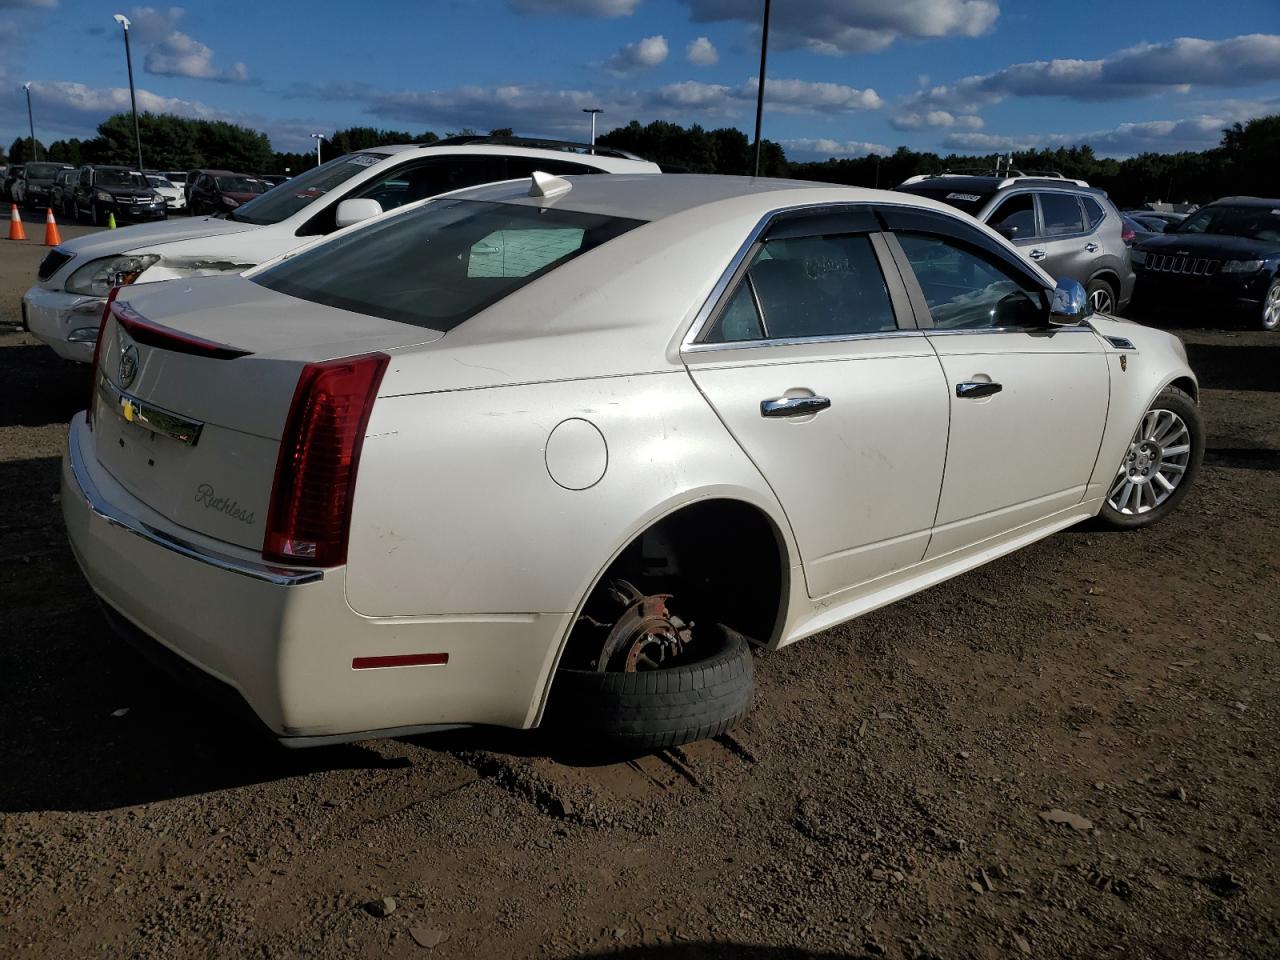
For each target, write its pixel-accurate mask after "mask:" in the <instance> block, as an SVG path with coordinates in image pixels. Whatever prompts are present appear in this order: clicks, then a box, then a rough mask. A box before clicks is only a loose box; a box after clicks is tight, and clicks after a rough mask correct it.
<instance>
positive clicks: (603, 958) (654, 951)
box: [577, 941, 884, 960]
mask: <svg viewBox="0 0 1280 960" xmlns="http://www.w3.org/2000/svg"><path fill="white" fill-rule="evenodd" d="M883 955H884V948H883V947H881V946H880V945H879V944H874V943H873V942H872V941H869V942H868V948H867V949H866V950H857V951H854V952H852V953H829V952H827V951H825V950H824V951H822V952H818V951H816V950H806V949H804V948H803V947H764V946H758V945H754V944H748V943H713V942H706V941H704V942H692V943H673V944H657V945H654V946H647V947H622V948H619V949H617V950H609V951H605V952H603V953H584V954H579V955H578V958H577V960H862V958H863V957H867V958H870V957H875V956H883Z"/></svg>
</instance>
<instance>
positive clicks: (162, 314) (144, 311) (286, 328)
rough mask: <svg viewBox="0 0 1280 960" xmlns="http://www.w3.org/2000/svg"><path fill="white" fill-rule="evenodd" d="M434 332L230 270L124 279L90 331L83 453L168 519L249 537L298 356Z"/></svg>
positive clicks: (243, 542) (258, 524)
mask: <svg viewBox="0 0 1280 960" xmlns="http://www.w3.org/2000/svg"><path fill="white" fill-rule="evenodd" d="M440 335H441V334H440V333H439V332H438V331H434V330H426V329H423V328H420V327H414V326H410V325H408V324H402V323H395V322H393V321H389V320H383V319H381V318H377V317H368V316H364V315H362V314H356V313H350V312H347V311H345V310H338V309H335V308H332V307H325V306H321V305H318V304H314V303H309V302H307V301H303V300H297V299H295V298H293V297H289V296H286V295H284V294H280V293H275V292H274V291H270V290H267V289H266V288H264V287H260V286H258V285H257V284H255V283H252V282H251V281H249V280H245V279H244V278H242V277H238V276H237V277H209V278H201V279H194V280H171V281H167V282H164V283H156V284H147V285H144V286H139V287H127V288H124V289H122V291H121V293H120V296H119V299H118V300H117V302H116V304H115V305H113V308H112V315H111V316H110V317H109V318H108V320H107V323H106V325H105V327H104V329H103V333H102V343H101V349H100V353H99V360H98V370H97V374H96V376H95V383H94V391H93V433H94V448H95V453H96V455H97V458H98V460H99V462H100V463H101V464H102V465H103V467H104V468H106V470H107V471H108V472H109V473H111V475H112V476H113V477H114V478H115V479H116V480H117V481H118V482H119V483H120V484H121V485H123V486H124V487H125V488H126V489H127V490H128V491H129V492H130V493H131V494H132V495H133V496H135V497H137V498H138V499H139V500H141V501H142V502H143V503H145V504H147V506H149V507H150V508H151V509H153V510H155V511H157V512H158V513H160V514H162V515H163V516H165V517H166V518H168V519H169V520H171V521H172V522H173V523H175V524H177V525H179V526H181V527H185V528H187V529H190V530H194V531H197V532H199V533H201V534H204V535H206V536H210V537H214V538H216V539H218V540H223V541H226V542H228V543H233V544H236V545H238V546H242V547H247V548H250V549H254V550H257V549H261V547H262V543H263V535H264V532H265V527H266V519H267V506H268V502H269V500H270V496H271V488H272V483H273V481H274V478H275V469H276V459H277V457H278V454H279V447H280V437H281V433H282V432H283V430H284V424H285V420H286V418H287V416H288V413H289V407H290V404H291V402H292V399H293V392H294V388H295V386H296V385H297V382H298V377H299V376H300V374H301V373H302V370H303V369H304V368H305V367H306V365H307V364H308V363H312V362H317V361H321V360H330V359H335V358H339V357H348V356H356V355H359V354H364V353H371V352H375V351H386V350H391V349H394V348H396V347H404V346H410V345H413V344H419V343H424V342H428V341H430V340H433V339H436V338H438V337H439V336H440Z"/></svg>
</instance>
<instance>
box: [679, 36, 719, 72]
mask: <svg viewBox="0 0 1280 960" xmlns="http://www.w3.org/2000/svg"><path fill="white" fill-rule="evenodd" d="M684 58H685V59H686V60H688V61H689V62H690V63H692V64H693V65H694V66H695V67H710V66H712V65H714V64H717V63H719V62H720V54H719V53H718V52H717V51H716V47H715V44H713V43H712V42H711V41H710V40H709V39H707V38H706V37H698V39H697V40H694V41H693V42H692V43H691V44H689V46H688V47H686V48H685V51H684Z"/></svg>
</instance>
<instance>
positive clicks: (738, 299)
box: [704, 234, 898, 343]
mask: <svg viewBox="0 0 1280 960" xmlns="http://www.w3.org/2000/svg"><path fill="white" fill-rule="evenodd" d="M896 329H898V325H897V321H896V320H895V318H894V313H893V306H892V304H891V302H890V300H889V291H888V288H887V287H886V286H885V282H884V276H883V275H882V274H881V272H880V263H879V261H878V260H877V259H876V255H875V250H874V249H873V248H872V246H871V241H870V239H869V238H868V237H867V236H865V235H862V234H853V235H848V236H830V237H790V238H786V239H779V240H770V241H769V242H767V243H766V244H765V245H764V246H763V247H762V248H761V249H760V251H759V252H758V253H757V254H756V256H755V258H754V260H753V261H752V264H751V266H750V267H749V268H748V269H747V273H746V275H745V276H744V277H743V278H742V280H741V281H740V282H739V284H738V288H737V290H735V291H734V294H733V296H732V297H731V298H730V299H729V301H728V304H727V305H726V307H725V309H724V311H723V312H722V313H721V315H720V317H719V319H718V320H717V321H716V323H715V325H714V326H713V327H712V329H711V332H710V333H709V334H708V335H707V337H706V338H705V340H704V342H707V343H729V342H734V341H742V340H760V339H768V340H789V339H799V338H806V337H836V336H851V335H855V334H860V333H876V332H880V331H889V330H896Z"/></svg>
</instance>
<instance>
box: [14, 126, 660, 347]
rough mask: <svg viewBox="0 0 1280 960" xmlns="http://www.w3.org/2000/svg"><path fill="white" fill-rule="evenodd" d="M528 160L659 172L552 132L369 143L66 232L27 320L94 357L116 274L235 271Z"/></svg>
mask: <svg viewBox="0 0 1280 960" xmlns="http://www.w3.org/2000/svg"><path fill="white" fill-rule="evenodd" d="M535 170H537V171H540V172H543V173H548V174H553V175H555V176H566V175H572V174H590V173H650V174H656V173H660V172H661V171H660V170H659V168H658V165H657V164H654V163H650V162H648V161H647V160H641V159H640V158H638V157H636V156H634V155H632V154H629V153H625V152H623V151H621V150H613V149H609V148H606V147H595V148H593V147H591V146H590V145H587V144H577V143H567V142H563V141H555V140H525V139H518V138H510V137H506V138H496V137H454V138H451V139H448V140H441V141H438V142H436V143H432V144H426V145H421V144H404V145H401V146H389V147H371V148H370V149H368V150H361V151H358V152H356V153H348V154H346V155H344V156H341V157H338V158H337V159H335V160H330V161H329V162H328V163H325V164H323V165H321V166H319V167H315V168H313V169H311V170H309V171H307V172H306V173H303V174H300V175H298V176H296V177H294V178H293V179H292V180H289V181H288V182H286V183H284V184H281V185H280V186H279V187H277V188H275V189H273V190H270V191H268V192H267V193H265V194H263V195H262V196H260V197H258V198H257V199H256V200H253V201H251V202H249V203H246V204H245V205H244V206H242V207H240V208H239V209H237V210H234V211H232V212H231V213H230V214H228V215H227V216H226V218H225V219H223V218H216V217H198V218H192V219H190V220H168V221H162V222H159V223H154V224H139V225H137V226H132V227H126V228H124V229H122V230H108V231H103V232H101V233H94V234H90V235H88V236H84V237H78V238H76V239H75V240H68V241H67V242H66V243H64V244H62V245H61V246H58V247H55V248H54V249H53V250H51V251H49V253H48V255H47V256H46V257H45V258H44V260H43V261H42V262H41V264H40V269H39V274H38V280H37V283H36V285H35V286H34V287H32V288H31V289H30V290H28V291H27V292H26V294H25V295H24V296H23V298H22V316H23V323H24V325H25V326H26V328H27V329H28V330H30V331H31V332H32V333H33V334H35V335H36V336H37V337H39V338H40V339H41V340H43V341H44V342H45V343H47V344H48V345H49V346H50V347H52V348H53V349H54V351H55V352H57V353H58V354H59V355H60V356H63V357H65V358H67V359H68V360H78V361H80V362H82V363H89V362H90V361H92V360H93V349H94V344H95V342H96V341H97V337H98V326H99V322H100V320H101V318H102V308H103V305H104V303H105V302H106V298H107V294H108V293H109V292H110V290H111V288H112V287H113V286H117V285H120V284H126V283H150V282H153V281H157V280H173V279H176V278H179V277H197V276H210V275H215V274H220V273H240V272H242V271H244V270H248V269H249V268H250V267H253V266H256V265H257V264H259V263H262V262H264V261H266V260H270V259H272V258H273V257H276V256H279V255H280V254H282V253H287V252H288V251H289V250H292V249H294V248H295V247H300V246H302V245H303V244H305V243H308V242H310V241H312V240H314V239H315V238H316V237H320V236H324V235H325V234H329V233H332V232H333V231H335V230H337V229H339V228H340V227H344V226H348V225H349V224H351V223H355V222H357V221H359V220H362V219H366V218H368V217H372V216H376V215H377V214H378V213H380V212H382V211H385V210H390V209H392V208H393V207H398V206H400V205H401V204H404V203H409V202H411V201H414V200H422V199H425V198H427V197H432V196H435V195H437V194H441V193H448V192H450V191H452V190H459V189H462V188H463V187H470V186H476V185H478V184H482V183H491V182H496V181H501V180H512V179H516V178H523V177H528V176H529V175H530V174H532V173H533V171H535ZM349 200H358V201H361V202H360V203H353V204H345V203H344V201H349ZM339 206H342V207H343V209H342V210H341V211H340V210H339Z"/></svg>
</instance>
